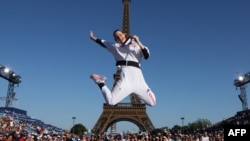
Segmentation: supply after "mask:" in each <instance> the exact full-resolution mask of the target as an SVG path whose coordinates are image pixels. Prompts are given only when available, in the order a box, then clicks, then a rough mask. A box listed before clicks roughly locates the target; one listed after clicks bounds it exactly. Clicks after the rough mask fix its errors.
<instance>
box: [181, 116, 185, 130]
mask: <svg viewBox="0 0 250 141" xmlns="http://www.w3.org/2000/svg"><path fill="white" fill-rule="evenodd" d="M184 119H185V118H184V117H181V123H182V126H181V133H182V132H183V126H184Z"/></svg>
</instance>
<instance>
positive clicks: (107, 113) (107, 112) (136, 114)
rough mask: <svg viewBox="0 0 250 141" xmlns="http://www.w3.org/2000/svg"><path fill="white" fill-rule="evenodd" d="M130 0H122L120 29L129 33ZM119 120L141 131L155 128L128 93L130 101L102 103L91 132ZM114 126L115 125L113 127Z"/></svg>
mask: <svg viewBox="0 0 250 141" xmlns="http://www.w3.org/2000/svg"><path fill="white" fill-rule="evenodd" d="M130 2H131V0H122V3H123V22H122V29H123V31H124V32H126V33H127V34H128V35H129V34H130V21H129V4H130ZM119 76H120V72H119V71H117V72H116V73H115V74H114V84H113V88H114V86H115V85H116V82H117V81H118V80H119ZM119 121H129V122H132V123H134V124H135V125H137V126H138V127H139V130H141V131H148V132H151V131H153V130H154V129H155V127H154V125H153V123H152V122H151V120H150V118H149V116H148V114H147V112H146V105H145V104H143V103H142V102H141V99H139V98H138V97H137V96H136V95H135V94H133V93H132V94H130V103H118V104H117V105H108V104H105V103H104V104H103V112H102V114H101V115H100V117H99V119H98V121H97V123H96V124H95V126H94V128H93V129H92V132H93V133H95V134H100V133H104V132H106V131H107V130H108V128H109V127H112V126H114V125H116V123H117V122H119ZM113 128H115V127H113Z"/></svg>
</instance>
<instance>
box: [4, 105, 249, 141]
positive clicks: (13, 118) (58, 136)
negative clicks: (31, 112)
mask: <svg viewBox="0 0 250 141" xmlns="http://www.w3.org/2000/svg"><path fill="white" fill-rule="evenodd" d="M225 124H231V125H249V124H250V110H247V111H242V112H238V113H237V114H236V115H235V116H233V117H230V118H228V119H225V120H223V121H221V122H218V123H216V124H214V125H212V126H210V127H207V128H206V129H203V130H200V131H197V132H195V133H190V134H180V133H171V132H169V131H166V132H164V133H157V135H151V134H150V133H148V132H142V133H141V132H139V133H126V134H125V133H123V134H116V135H114V134H108V133H103V134H99V135H95V134H92V133H88V134H87V133H83V134H81V135H76V134H73V133H70V132H69V131H67V130H63V129H60V128H57V127H55V126H53V125H49V124H45V123H44V122H42V121H41V120H38V119H33V118H31V117H29V116H27V115H24V114H18V113H15V112H13V111H12V112H11V111H4V112H0V141H224V137H223V136H224V131H223V126H224V125H225Z"/></svg>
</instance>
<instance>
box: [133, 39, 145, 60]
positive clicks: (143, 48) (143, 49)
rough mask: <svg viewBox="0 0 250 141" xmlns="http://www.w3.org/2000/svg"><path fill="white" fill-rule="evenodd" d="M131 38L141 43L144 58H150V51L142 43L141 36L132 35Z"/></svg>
mask: <svg viewBox="0 0 250 141" xmlns="http://www.w3.org/2000/svg"><path fill="white" fill-rule="evenodd" d="M131 38H132V39H134V40H135V42H136V43H137V44H138V45H139V47H140V48H141V50H142V53H143V56H144V58H145V59H148V58H149V51H148V49H147V48H146V47H145V46H144V45H143V44H142V43H141V41H140V39H139V37H138V36H136V35H133V36H131Z"/></svg>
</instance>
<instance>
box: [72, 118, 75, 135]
mask: <svg viewBox="0 0 250 141" xmlns="http://www.w3.org/2000/svg"><path fill="white" fill-rule="evenodd" d="M72 119H73V127H72V132H73V133H75V130H74V128H75V127H74V126H75V120H76V117H72Z"/></svg>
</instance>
